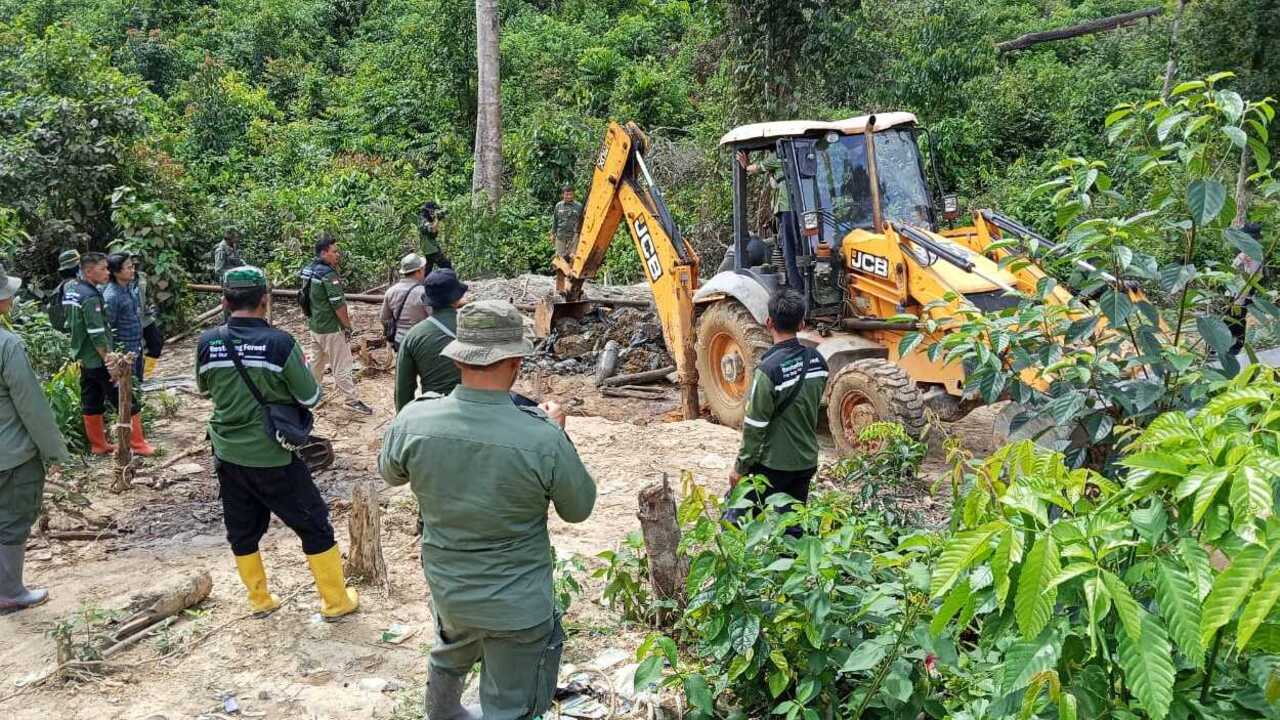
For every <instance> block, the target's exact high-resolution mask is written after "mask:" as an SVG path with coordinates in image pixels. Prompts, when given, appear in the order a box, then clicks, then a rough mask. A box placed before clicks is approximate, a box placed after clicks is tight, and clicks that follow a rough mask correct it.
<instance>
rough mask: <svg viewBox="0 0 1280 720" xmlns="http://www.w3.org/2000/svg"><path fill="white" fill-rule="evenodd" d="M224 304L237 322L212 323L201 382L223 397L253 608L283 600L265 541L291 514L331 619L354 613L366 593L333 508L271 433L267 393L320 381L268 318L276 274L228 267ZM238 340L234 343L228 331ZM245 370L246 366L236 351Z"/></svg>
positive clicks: (232, 504)
mask: <svg viewBox="0 0 1280 720" xmlns="http://www.w3.org/2000/svg"><path fill="white" fill-rule="evenodd" d="M222 298H223V299H222V305H223V307H224V308H225V309H226V310H227V311H228V312H229V313H230V314H231V317H230V319H229V320H228V321H227V324H226V325H224V326H222V327H219V328H214V329H212V330H206V331H205V332H204V334H203V335H201V336H200V343H199V345H198V349H197V351H196V382H197V386H198V387H199V389H200V392H201V393H203V394H205V395H207V396H208V397H209V398H210V399H211V400H213V415H212V416H211V417H210V418H209V439H210V441H211V442H212V444H213V457H214V463H213V467H214V472H215V473H216V474H217V476H218V488H219V496H220V497H221V498H222V509H223V521H224V523H225V524H226V527H227V541H228V542H230V543H231V552H232V554H233V555H235V559H236V570H237V571H238V572H239V574H240V580H241V582H243V583H244V586H245V588H246V589H247V590H248V593H249V607H250V609H251V610H252V611H253V613H254V614H255V615H259V616H265V615H267V614H270V613H271V612H272V611H274V610H275V609H276V608H278V607H280V601H279V599H277V598H276V596H275V595H272V594H271V592H270V591H269V590H268V589H267V573H266V568H265V567H264V565H263V562H262V554H261V553H260V552H259V551H258V544H259V542H260V541H261V540H262V537H263V535H265V534H266V532H267V527H268V525H269V524H270V523H271V516H272V515H275V516H276V517H278V518H280V519H281V520H282V521H284V524H285V525H288V526H289V529H291V530H293V532H294V533H296V534H297V535H298V538H299V539H300V540H302V552H303V553H305V554H306V556H307V565H308V566H309V567H310V569H311V574H312V576H313V577H314V578H315V583H316V590H317V591H318V592H319V594H320V614H321V615H323V616H324V617H326V618H334V617H339V616H341V615H347V614H349V613H353V612H355V610H356V607H357V604H358V599H357V597H356V592H355V591H354V590H351V589H348V588H347V586H346V581H345V579H344V578H343V575H342V554H341V552H340V551H339V550H338V543H337V541H336V540H335V539H334V536H333V525H331V524H330V523H329V507H328V506H327V505H326V504H325V502H324V498H322V497H321V496H320V491H319V490H318V489H317V488H316V485H315V483H314V482H313V481H312V479H311V471H310V469H309V468H308V467H307V464H306V463H305V462H303V461H302V459H301V458H299V457H298V456H297V454H296V453H294V452H292V451H290V450H288V449H286V448H285V447H284V446H283V445H281V444H280V442H279V441H278V440H277V439H276V438H275V437H273V436H271V435H268V434H267V432H266V430H265V427H264V422H265V418H264V415H263V413H264V412H265V410H264V408H263V407H262V405H261V403H260V402H259V400H258V398H257V397H255V396H254V390H253V389H250V387H249V383H250V382H252V383H253V388H256V390H257V392H258V393H260V394H261V396H262V402H265V403H271V404H281V405H288V404H296V405H301V406H303V407H308V408H309V407H314V406H315V405H316V403H318V402H319V401H320V386H319V384H317V383H316V381H315V378H314V377H312V376H311V371H310V370H308V369H307V365H306V362H305V361H304V360H303V358H302V348H301V347H299V345H298V343H297V341H296V340H294V339H293V336H291V335H289V333H287V332H285V331H283V330H280V329H279V328H274V327H271V326H270V325H269V324H267V321H266V316H267V311H268V308H269V305H270V302H271V293H270V291H269V289H268V288H267V276H266V275H265V274H264V273H263V272H262V270H260V269H258V268H256V267H252V266H247V265H246V266H241V267H238V268H232V269H230V270H228V271H227V273H226V275H225V276H223V282H222ZM224 337H225V338H227V340H228V341H229V342H230V343H231V344H232V345H233V347H232V348H230V349H228V347H227V346H226V343H225V342H224V340H223V338H224ZM233 350H234V351H235V353H236V356H238V357H239V359H240V364H241V366H242V367H243V368H244V376H243V377H242V376H241V374H240V370H239V369H237V368H236V364H235V359H234V357H233V356H232V351H233Z"/></svg>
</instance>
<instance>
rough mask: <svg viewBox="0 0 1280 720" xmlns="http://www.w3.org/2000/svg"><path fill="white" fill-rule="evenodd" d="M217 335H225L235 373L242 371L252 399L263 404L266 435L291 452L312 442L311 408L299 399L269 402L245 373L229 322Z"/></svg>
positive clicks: (312, 423)
mask: <svg viewBox="0 0 1280 720" xmlns="http://www.w3.org/2000/svg"><path fill="white" fill-rule="evenodd" d="M218 335H219V337H221V338H222V344H223V346H224V347H226V348H227V355H229V356H231V362H232V363H234V364H235V366H236V372H238V373H240V379H241V380H243V381H244V384H245V385H247V386H248V387H249V392H250V393H252V394H253V399H254V400H257V401H258V404H259V405H261V406H262V414H263V422H262V425H263V429H264V430H265V431H266V433H267V437H269V438H271V439H272V440H275V441H276V442H277V443H279V444H280V447H282V448H284V449H285V450H288V451H289V452H297V451H298V450H299V449H301V448H303V447H305V446H306V445H307V444H308V443H310V442H311V429H312V427H313V426H314V425H315V417H313V416H312V415H311V411H310V410H308V409H306V408H305V407H303V406H301V405H299V404H298V403H296V402H295V403H269V402H267V401H266V400H265V399H264V398H263V397H262V393H260V392H258V386H257V385H254V384H253V380H251V379H249V373H247V372H245V369H244V362H243V361H241V360H240V353H239V352H238V351H237V350H236V347H235V345H233V344H232V342H231V334H230V333H229V332H228V331H227V326H226V325H223V326H222V327H220V328H218Z"/></svg>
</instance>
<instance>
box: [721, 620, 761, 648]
mask: <svg viewBox="0 0 1280 720" xmlns="http://www.w3.org/2000/svg"><path fill="white" fill-rule="evenodd" d="M758 637H760V618H759V617H756V616H755V615H739V616H738V617H736V618H734V619H733V622H732V623H730V625H729V642H730V643H731V644H732V645H733V649H734V650H735V651H737V652H738V653H745V652H746V651H747V650H748V649H750V648H751V646H753V645H755V644H756V638H758Z"/></svg>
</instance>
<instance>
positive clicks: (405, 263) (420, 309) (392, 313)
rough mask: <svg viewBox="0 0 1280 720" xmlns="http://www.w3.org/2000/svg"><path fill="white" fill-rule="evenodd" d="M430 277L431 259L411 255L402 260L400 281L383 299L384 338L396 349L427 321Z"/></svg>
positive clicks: (414, 254)
mask: <svg viewBox="0 0 1280 720" xmlns="http://www.w3.org/2000/svg"><path fill="white" fill-rule="evenodd" d="M426 276H427V259H426V258H424V257H422V256H421V255H419V254H417V253H409V254H408V255H405V256H404V257H403V258H402V259H401V260H400V282H398V283H396V284H395V285H392V286H391V287H390V288H388V289H387V292H386V294H384V295H383V296H382V335H383V337H385V338H386V339H387V343H389V344H390V345H391V348H392V349H393V350H399V349H400V343H401V342H403V341H404V336H405V335H407V334H408V333H409V331H410V330H412V329H413V326H414V325H417V324H418V323H420V322H422V321H423V320H425V319H426V318H427V306H426V305H423V304H422V281H423V279H424V278H425V277H426Z"/></svg>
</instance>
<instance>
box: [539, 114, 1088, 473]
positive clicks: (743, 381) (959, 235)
mask: <svg viewBox="0 0 1280 720" xmlns="http://www.w3.org/2000/svg"><path fill="white" fill-rule="evenodd" d="M923 136H924V131H923V130H922V129H920V128H918V127H917V124H916V118H915V116H914V115H912V114H910V113H905V112H894V113H885V114H881V115H867V116H861V117H854V118H849V119H847V120H841V121H838V122H810V121H794V122H769V123H760V124H754V125H746V126H743V127H739V128H736V129H734V130H732V131H731V132H729V133H727V134H726V135H725V136H724V137H723V138H722V139H721V141H720V144H721V146H722V147H724V148H726V149H728V150H729V151H730V152H729V154H730V156H731V158H732V159H733V160H734V161H733V196H734V202H733V244H732V246H731V247H730V248H729V251H728V252H727V253H726V256H725V258H724V262H723V263H722V264H721V266H720V268H719V271H718V272H716V273H715V275H714V276H712V277H711V278H710V279H709V280H707V281H706V282H702V281H701V280H700V278H699V269H700V261H699V258H698V255H697V253H696V252H695V251H694V249H693V247H692V246H691V245H690V244H689V243H688V242H687V241H685V240H684V239H683V237H682V236H681V235H680V231H679V229H678V228H677V227H676V225H675V222H674V221H673V220H672V218H671V214H670V213H669V212H668V210H667V207H666V204H665V202H664V201H663V198H662V193H661V190H660V189H659V188H658V187H657V185H656V184H655V183H654V182H653V179H652V176H651V175H650V173H649V169H648V167H647V166H646V164H645V154H646V152H647V150H648V139H647V138H646V136H645V135H644V133H643V132H641V130H640V129H639V128H638V127H636V126H635V125H634V124H627V125H626V126H625V127H624V126H622V125H619V124H617V123H611V124H610V126H609V128H608V130H607V131H606V133H605V139H604V143H603V145H602V146H601V148H600V151H599V154H598V156H597V158H596V163H595V170H594V177H593V180H592V185H591V191H590V194H589V196H588V197H587V202H586V206H585V209H584V218H583V223H582V231H581V235H580V238H579V241H578V244H577V247H576V249H575V250H574V253H573V255H572V256H571V257H570V258H569V259H568V260H565V259H562V258H556V260H555V267H556V291H557V296H556V297H552V298H548V299H546V300H545V301H544V303H543V304H542V305H540V306H539V308H538V311H537V313H536V318H535V327H536V329H537V331H538V332H539V334H541V335H545V334H547V333H549V332H550V330H551V328H552V325H553V323H554V321H555V320H556V319H557V318H559V317H561V316H564V315H581V314H582V312H584V311H585V309H586V307H587V304H586V303H585V302H583V294H582V284H583V282H584V281H585V280H587V279H590V278H592V277H594V276H595V274H596V271H597V270H598V269H599V268H600V266H601V264H602V263H603V262H604V257H605V251H606V250H607V249H608V246H609V243H610V242H612V240H613V238H614V235H615V233H616V231H617V229H618V224H619V223H621V222H623V221H624V220H625V222H626V225H627V230H628V231H629V233H630V235H631V238H632V240H633V241H634V242H635V245H636V250H637V252H638V253H639V254H640V257H641V261H642V265H643V267H644V272H645V274H646V277H647V279H648V281H649V284H650V286H651V287H652V289H653V296H654V300H655V303H656V305H657V309H658V316H659V319H660V320H661V323H662V328H663V332H664V335H665V340H666V343H667V347H668V349H669V350H670V352H671V354H672V356H673V357H674V359H675V361H676V365H677V369H678V374H679V382H680V388H681V398H682V405H683V410H684V414H685V417H690V418H692V417H697V416H698V415H699V414H700V410H701V404H700V402H699V397H698V391H699V390H701V392H702V396H703V398H704V399H705V402H706V405H707V406H708V407H709V409H710V411H711V413H712V415H714V416H715V418H716V419H717V420H718V421H719V422H721V423H723V424H726V425H731V426H738V425H740V424H741V422H742V418H743V416H744V413H745V407H746V399H747V395H748V391H749V384H750V382H751V378H752V376H753V374H754V372H755V367H756V364H757V362H758V361H759V358H760V355H761V354H762V353H763V351H764V350H765V349H766V348H768V347H769V345H770V344H771V341H770V338H769V334H768V333H767V331H766V330H765V327H764V323H765V318H766V315H767V304H768V300H769V297H770V295H771V294H772V293H773V292H774V291H775V290H776V289H778V288H779V287H781V286H791V287H794V288H795V289H796V290H798V291H800V292H801V293H802V294H803V295H805V297H807V298H808V299H809V313H808V317H807V326H808V329H807V331H806V332H804V333H803V334H802V335H801V341H802V342H804V343H806V344H808V345H810V346H812V347H815V348H817V349H818V351H819V352H820V353H822V355H823V356H824V358H825V359H826V361H827V365H828V366H829V368H830V373H831V374H830V379H829V380H828V385H827V398H826V405H827V420H828V424H829V427H830V430H831V434H832V436H833V438H834V440H835V442H836V445H837V446H838V448H839V449H840V450H842V451H847V450H849V449H851V448H852V447H854V444H855V441H856V438H857V435H858V433H859V431H860V430H861V428H862V427H864V426H865V425H866V424H868V423H870V422H872V421H875V420H893V421H896V422H899V423H901V424H902V425H903V426H904V427H905V428H906V429H907V430H908V432H910V433H912V434H916V435H918V434H919V433H920V432H921V431H922V430H923V429H924V425H925V408H926V407H931V408H933V409H934V411H935V412H937V413H938V414H939V415H940V416H941V417H943V418H944V419H958V418H959V417H961V416H962V415H963V414H964V413H966V412H967V411H968V410H969V409H970V408H969V407H968V406H967V405H968V404H967V403H966V402H964V401H962V399H961V394H962V393H961V386H962V383H963V381H964V369H963V367H961V366H960V365H959V364H950V365H947V364H943V363H942V362H941V361H937V362H935V361H931V360H930V359H929V358H928V355H927V354H926V352H925V350H926V348H927V346H928V345H929V344H931V343H932V342H933V341H936V340H937V339H939V337H940V335H941V334H942V333H944V332H945V331H946V330H945V327H944V328H943V329H941V330H939V331H938V332H937V333H935V334H933V335H932V336H930V337H927V338H926V340H925V341H924V342H922V343H919V344H917V345H916V347H915V348H914V349H912V350H911V351H910V352H909V353H907V354H905V355H900V354H899V341H900V340H901V339H902V337H903V335H904V334H905V333H907V332H912V331H919V330H920V328H921V325H920V323H919V319H923V318H924V317H926V316H933V317H934V318H936V319H938V320H943V319H945V318H947V317H949V316H951V315H952V314H953V313H954V310H955V309H956V303H957V302H960V300H958V299H957V300H956V301H955V302H952V303H950V304H945V303H938V302H937V301H940V300H942V299H943V298H944V297H946V296H947V295H948V293H955V297H956V298H960V297H963V298H964V299H965V300H967V302H969V303H972V304H973V305H975V306H977V307H978V308H980V309H982V310H998V309H1002V308H1007V307H1011V306H1014V305H1016V304H1017V297H1016V296H1015V295H1014V294H1013V293H1012V292H1010V291H1012V290H1019V291H1022V292H1026V293H1034V292H1035V289H1036V284H1037V282H1038V281H1039V280H1040V279H1041V278H1043V277H1045V274H1044V272H1043V271H1041V270H1040V268H1039V267H1038V266H1036V265H1035V264H1034V263H1030V264H1023V263H1018V264H1017V265H1016V266H1015V267H1017V266H1021V269H1018V270H1017V271H1010V270H1008V269H1004V268H1002V267H1000V262H999V261H1000V260H1001V259H1002V258H1003V257H1005V256H1006V255H1007V254H1008V253H1010V252H1018V251H1019V247H1025V246H1015V247H1013V248H1009V249H996V250H990V251H988V250H987V248H988V246H989V245H990V244H991V243H992V242H993V241H995V240H996V239H999V238H1001V237H1010V236H1012V237H1019V238H1022V239H1024V240H1028V241H1032V240H1033V241H1035V242H1036V243H1039V244H1041V245H1042V246H1045V247H1052V246H1051V245H1050V244H1049V243H1048V242H1047V241H1046V240H1045V239H1044V238H1042V237H1039V236H1037V235H1036V234H1035V233H1034V232H1032V231H1030V230H1028V229H1026V228H1025V227H1023V226H1022V225H1020V224H1018V223H1017V222H1015V221H1013V220H1011V219H1009V218H1007V217H1004V216H1002V215H1000V214H998V213H995V212H991V211H980V212H978V213H975V215H974V217H973V222H972V224H971V225H968V226H965V227H959V228H950V229H944V228H943V224H944V223H943V221H944V219H945V220H946V221H948V222H949V221H951V220H954V218H955V217H956V216H957V213H956V212H955V207H954V199H953V198H951V197H949V196H944V194H943V193H941V192H940V191H938V192H932V191H931V188H930V186H929V183H928V181H927V180H926V177H927V176H926V173H925V166H924V160H923V157H924V154H923V153H922V152H921V150H920V147H919V145H918V142H919V141H920V140H921V138H922V137H923ZM750 157H757V158H764V159H768V158H776V160H777V161H778V162H776V163H770V164H769V165H768V167H771V168H774V169H773V171H772V173H773V174H772V178H773V184H774V185H775V186H776V189H775V192H784V191H785V192H786V193H787V194H788V197H789V198H790V208H791V209H790V211H789V212H780V213H778V214H776V215H775V216H774V221H773V222H772V223H769V224H767V226H766V227H765V228H764V230H763V232H759V233H757V232H755V231H754V230H753V228H752V227H751V225H750V223H749V218H750V217H753V216H754V215H758V214H760V213H758V212H754V211H755V210H756V208H753V207H751V205H752V199H753V197H756V196H758V193H756V194H754V195H753V194H752V193H750V192H749V186H750V180H749V171H754V170H756V169H757V167H758V165H757V163H751V162H749V161H745V160H744V161H743V162H739V161H738V158H750ZM935 190H936V188H935ZM936 199H942V203H941V204H943V205H944V206H946V207H944V208H942V209H939V208H937V207H936V205H937V204H939V203H937V202H936V201H935V200H936ZM770 235H772V237H770ZM1070 299H1071V295H1070V294H1069V293H1068V292H1067V291H1066V290H1064V289H1062V288H1061V287H1060V286H1059V287H1056V288H1055V289H1054V290H1053V291H1052V293H1051V296H1050V298H1049V302H1055V303H1063V304H1065V303H1067V302H1068V301H1069V300H1070ZM904 315H911V316H914V317H915V318H916V320H912V321H909V322H907V321H903V319H902V316H904Z"/></svg>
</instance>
